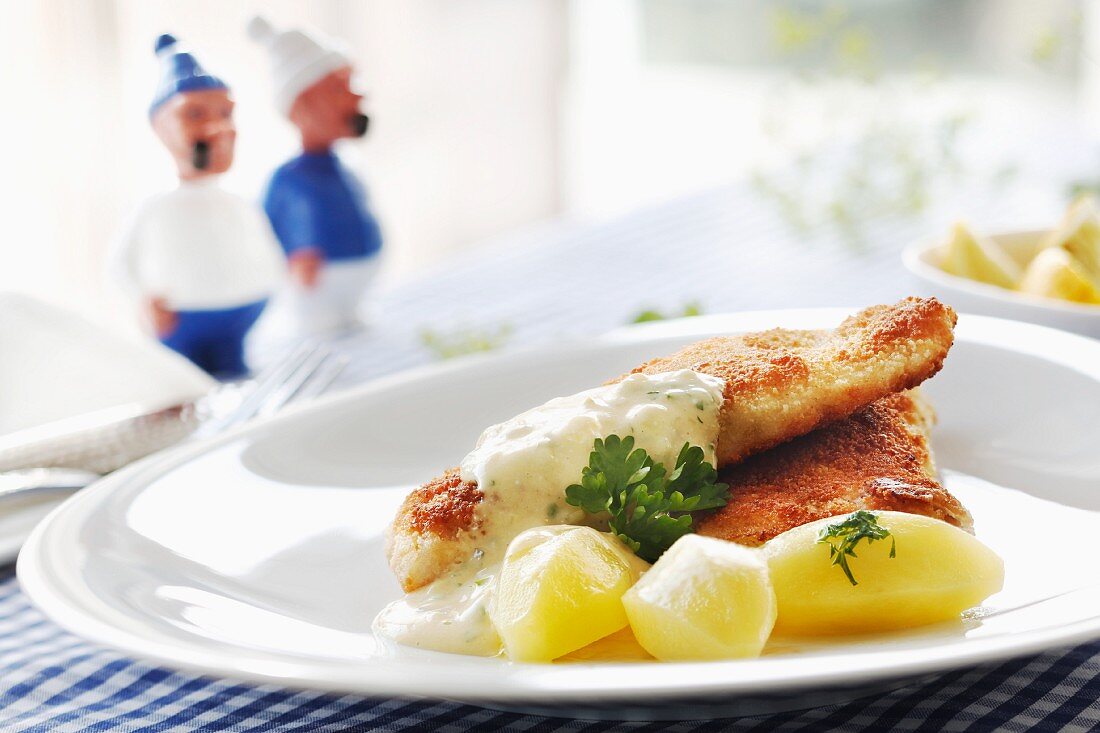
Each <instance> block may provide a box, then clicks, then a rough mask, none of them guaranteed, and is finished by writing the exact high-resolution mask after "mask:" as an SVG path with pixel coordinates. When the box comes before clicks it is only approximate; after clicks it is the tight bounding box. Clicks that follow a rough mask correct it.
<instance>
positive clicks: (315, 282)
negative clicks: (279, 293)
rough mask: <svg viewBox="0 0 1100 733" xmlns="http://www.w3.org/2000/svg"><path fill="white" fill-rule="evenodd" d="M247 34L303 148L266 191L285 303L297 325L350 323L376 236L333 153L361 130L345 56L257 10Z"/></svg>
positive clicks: (358, 187)
mask: <svg viewBox="0 0 1100 733" xmlns="http://www.w3.org/2000/svg"><path fill="white" fill-rule="evenodd" d="M248 32H249V35H250V36H251V37H252V38H253V39H255V40H257V41H259V42H260V43H261V44H263V45H264V46H265V47H266V48H267V50H268V53H269V55H270V58H271V67H272V73H273V77H274V87H275V106H276V107H277V108H278V110H279V112H281V113H282V114H283V115H285V116H286V117H287V118H288V119H289V120H290V122H291V123H293V124H294V126H295V127H297V128H298V132H299V135H300V137H301V144H302V152H301V153H300V154H299V155H297V156H295V157H294V158H291V159H290V160H289V161H287V162H286V163H284V164H283V165H282V166H280V167H279V168H278V169H277V170H276V171H275V173H274V175H273V176H272V177H271V181H270V183H269V184H268V188H267V192H266V194H265V196H264V210H265V211H266V212H267V215H268V218H269V219H270V220H271V224H272V226H273V227H274V229H275V235H276V236H277V237H278V238H279V242H280V244H282V246H283V250H284V251H285V252H286V256H287V259H288V261H289V265H290V276H291V283H290V286H289V288H288V292H287V293H286V295H285V296H284V297H285V299H286V302H287V303H288V305H289V309H288V310H289V311H290V315H291V316H292V317H293V318H295V319H296V320H297V326H298V328H299V329H300V330H301V331H304V332H313V333H317V332H324V331H332V330H343V329H347V328H353V327H355V326H356V325H358V324H359V308H360V305H361V302H362V298H363V294H364V291H365V290H366V287H367V285H368V283H369V282H370V281H371V280H372V279H373V277H374V275H375V273H376V272H377V269H378V265H379V251H380V250H381V248H382V235H381V232H380V230H379V227H378V222H377V220H376V219H375V217H374V215H373V214H372V213H371V209H370V205H369V203H368V200H367V192H366V189H365V188H364V186H363V184H362V183H361V182H360V181H359V179H358V178H357V177H356V176H355V174H354V173H352V171H351V170H350V169H349V168H348V167H347V166H346V165H345V164H344V163H343V162H341V160H340V158H339V157H337V155H336V154H335V152H333V146H334V145H335V143H336V142H337V141H338V140H341V139H344V138H357V137H362V136H363V135H365V134H366V132H367V116H366V115H365V114H363V112H362V110H361V109H360V102H361V101H362V96H361V95H360V94H357V93H356V92H355V91H354V90H353V89H352V85H351V76H352V68H351V62H350V61H349V60H348V58H347V56H346V55H345V54H344V53H342V52H341V51H339V50H338V49H336V48H335V47H334V46H333V44H332V43H331V42H328V41H322V40H319V39H318V38H317V37H315V36H313V35H310V34H307V33H305V32H303V31H300V30H285V31H277V30H275V29H274V28H273V27H272V26H271V24H270V23H269V22H268V21H266V20H265V19H263V18H260V17H257V18H254V19H253V20H252V22H251V23H250V24H249V27H248Z"/></svg>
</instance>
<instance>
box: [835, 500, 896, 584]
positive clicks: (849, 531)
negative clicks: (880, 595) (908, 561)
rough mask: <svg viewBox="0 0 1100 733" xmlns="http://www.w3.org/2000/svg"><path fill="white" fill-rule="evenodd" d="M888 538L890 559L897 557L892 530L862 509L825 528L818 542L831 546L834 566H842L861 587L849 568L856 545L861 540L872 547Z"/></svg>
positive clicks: (851, 579)
mask: <svg viewBox="0 0 1100 733" xmlns="http://www.w3.org/2000/svg"><path fill="white" fill-rule="evenodd" d="M887 537H890V557H895V556H896V550H897V547H896V541H895V539H894V538H893V537H891V536H890V530H888V529H886V528H885V527H883V526H882V525H881V524H879V523H878V518H877V517H875V515H874V514H872V513H871V512H868V511H864V510H863V509H860V510H859V511H857V512H853V513H852V514H850V515H848V517H847V518H845V519H844V521H842V522H837V523H836V524H830V525H829V526H827V527H825V529H823V530H821V532H820V534H818V536H817V541H818V542H819V543H822V544H826V545H828V546H829V557H830V558H831V559H832V564H833V565H839V566H840V569H841V570H843V571H844V575H846V576H847V577H848V581H849V582H850V583H851V584H852V585H859V583H857V582H856V579H855V577H854V576H853V575H852V569H851V568H850V567H848V558H849V557H856V545H857V544H859V541H860V540H862V539H866V540H867V544H868V545H870V544H872V543H873V542H874V541H875V540H884V539H886V538H887Z"/></svg>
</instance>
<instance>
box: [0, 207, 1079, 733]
mask: <svg viewBox="0 0 1100 733" xmlns="http://www.w3.org/2000/svg"><path fill="white" fill-rule="evenodd" d="M969 200H970V201H971V206H970V209H971V211H974V210H975V207H976V204H974V203H973V202H974V201H975V200H978V199H976V198H974V197H971V199H969ZM980 210H984V211H988V212H992V213H990V216H989V217H988V218H987V219H986V221H984V222H983V223H984V224H986V225H988V226H994V225H998V226H1000V225H1016V224H1031V223H1034V221H1036V220H1037V218H1036V217H1042V216H1047V217H1049V216H1052V215H1053V214H1054V212H1052V211H1050V210H1040V211H1035V210H1034V209H1033V208H1032V209H1029V208H1028V202H1027V201H1026V200H1024V201H1007V200H1005V199H1003V198H1002V199H1001V200H999V201H996V202H993V201H987V202H986V203H985V205H984V206H983V207H981V208H980ZM999 212H1011V220H1008V219H1006V218H1005V215H1004V214H1003V213H999ZM946 221H947V220H946V218H944V217H938V216H937V215H936V214H935V213H932V214H930V215H929V216H927V217H924V218H923V219H922V221H920V222H916V221H908V222H881V223H877V224H875V225H874V226H873V227H872V228H871V230H870V232H869V235H870V236H869V239H870V241H874V242H878V243H879V244H880V246H879V247H877V248H875V249H873V250H871V251H869V252H864V253H857V252H855V251H852V250H851V249H848V248H845V247H844V245H843V244H841V243H839V242H836V241H832V240H830V239H829V238H827V237H821V238H816V239H814V240H811V241H803V240H802V239H800V238H799V237H796V236H794V235H792V234H791V232H790V231H788V230H787V229H786V228H785V227H784V225H783V224H782V222H780V221H779V220H778V219H777V218H776V217H775V216H774V214H773V212H772V211H771V209H770V208H769V207H768V206H767V205H766V204H764V203H761V202H759V201H758V200H755V199H754V198H753V197H752V196H751V195H750V194H748V193H747V192H746V191H745V189H743V188H730V189H723V190H719V191H714V192H711V193H708V194H706V195H701V196H698V197H695V198H692V199H689V200H685V201H680V202H677V203H673V204H669V205H667V206H662V207H658V208H654V209H651V210H648V211H645V212H641V213H637V214H634V215H631V216H629V217H626V218H624V219H621V220H619V221H615V222H611V223H606V224H601V225H589V226H579V225H567V224H558V225H554V226H548V227H545V228H542V229H539V230H537V231H531V232H528V233H526V234H524V235H522V236H515V237H511V238H508V239H505V240H502V241H499V242H496V243H494V244H493V245H492V246H490V247H487V248H485V249H484V250H482V251H481V252H479V253H478V254H476V255H473V256H469V257H467V258H466V259H464V260H463V261H462V262H458V263H455V262H451V263H448V264H447V266H446V267H441V268H439V269H438V270H437V271H435V272H432V273H430V274H428V275H426V276H424V277H423V278H421V279H420V280H418V281H416V282H411V283H407V284H405V285H403V286H401V287H399V288H396V289H394V290H392V291H390V292H388V293H386V294H385V295H384V296H383V297H382V298H381V299H380V302H379V303H378V308H377V314H378V315H377V317H376V324H375V326H374V327H373V328H372V329H371V330H370V331H369V332H367V333H366V334H363V335H359V336H355V337H349V338H347V339H344V340H342V341H340V342H339V343H338V344H337V346H338V347H339V348H341V349H343V350H344V351H346V352H347V353H348V354H349V355H350V356H351V357H352V359H353V361H352V364H351V367H350V368H349V369H348V371H347V372H346V373H345V375H344V376H343V380H342V381H343V386H347V385H350V384H354V383H358V382H361V381H364V380H366V379H370V378H373V377H376V376H379V375H381V374H384V373H388V372H393V371H396V370H399V369H403V368H407V367H410V366H415V365H417V364H420V363H424V362H425V361H427V360H429V359H430V358H431V355H430V354H429V353H428V352H427V350H426V349H425V348H424V347H423V346H422V345H421V343H420V339H419V336H418V334H419V332H420V330H421V329H424V328H432V329H435V330H439V331H443V332H446V331H448V330H450V329H453V328H456V327H463V326H466V327H470V328H475V329H481V328H485V329H488V330H493V329H494V328H495V327H496V326H497V325H499V324H500V323H501V322H503V321H507V322H508V323H509V324H510V325H511V327H512V329H513V331H512V333H513V336H512V341H513V343H524V344H531V343H538V342H548V341H551V340H553V339H555V338H562V337H575V336H578V335H585V334H590V333H598V332H602V331H606V330H608V329H610V328H613V327H616V326H620V325H623V324H624V323H625V322H627V321H628V320H629V318H630V316H631V315H632V314H633V313H635V312H637V311H639V310H641V309H643V308H647V307H654V308H657V309H664V310H670V311H671V310H677V309H679V308H680V307H681V306H682V305H683V304H684V303H686V302H689V301H692V300H696V301H699V302H701V303H702V305H703V308H704V310H706V311H707V312H719V311H727V310H740V309H760V308H782V307H794V306H819V305H846V306H859V305H867V304H870V303H875V302H886V301H891V300H894V299H897V298H898V297H901V296H903V295H906V294H909V292H910V291H911V290H912V288H913V283H912V282H911V281H910V280H909V279H908V278H907V276H906V275H905V274H904V273H903V271H902V268H901V266H900V264H899V261H898V250H899V249H900V247H901V246H903V245H904V244H905V243H906V242H908V241H909V240H911V239H912V238H914V237H919V236H927V235H928V234H929V233H935V232H936V231H940V230H942V228H943V226H944V225H945V224H946ZM1098 699H1100V643H1094V644H1088V645H1084V646H1080V647H1076V648H1072V649H1062V650H1057V651H1051V652H1049V653H1046V654H1043V655H1041V656H1037V657H1029V658H1025V659H1019V660H1013V661H1010V662H1007V663H1003V664H995V665H988V666H983V667H977V668H967V669H961V670H955V671H952V672H948V673H946V674H943V675H942V676H939V677H938V678H935V679H934V680H933V681H928V680H925V681H923V682H922V683H920V684H917V685H913V686H910V687H906V688H901V689H897V690H894V691H891V692H888V693H885V694H880V695H877V696H873V697H869V698H862V699H859V700H856V701H854V702H850V703H845V704H840V705H833V706H828V707H820V708H815V709H812V710H807V711H801V712H792V713H784V714H779V715H769V716H756V717H748V718H738V719H730V720H702V721H695V722H680V723H634V722H624V723H610V722H597V721H584V720H569V719H561V718H543V717H537V716H531V715H521V714H517V713H508V712H499V711H493V710H487V709H482V708H477V707H472V706H467V705H460V704H457V703H451V702H442V701H432V700H400V699H379V698H364V697H357V696H352V695H326V694H322V693H318V692H301V691H294V690H284V689H279V688H275V687H270V686H256V685H251V684H243V683H238V682H235V681H229V680H217V679H209V678H202V677H195V676H193V675H190V674H184V673H178V672H173V671H171V670H166V669H159V668H157V667H153V666H150V665H147V664H144V663H140V662H136V661H133V660H129V659H126V658H124V657H121V656H119V655H118V654H117V653H115V652H113V651H111V650H108V649H104V648H100V647H97V646H95V645H92V644H89V643H86V642H84V641H82V640H80V639H78V638H76V637H74V636H72V635H70V634H68V633H66V632H65V631H63V630H61V629H60V628H59V627H57V626H56V625H54V624H53V623H51V622H50V621H49V620H47V619H46V618H45V617H44V616H43V614H42V613H40V612H39V611H38V610H37V609H36V608H34V607H32V606H31V605H30V603H29V601H28V600H27V598H26V597H25V596H24V595H23V594H22V592H21V591H20V589H19V584H18V581H17V580H16V579H15V577H14V572H13V569H12V568H10V567H9V568H0V731H2V732H3V733H9V732H10V733H16V732H17V731H18V732H22V731H28V732H29V731H35V732H39V731H40V732H42V733H46V732H49V733H68V732H70V731H71V732H76V731H80V732H83V733H92V732H93V731H124V732H125V733H137V732H138V731H141V732H145V731H234V732H235V733H244V732H246V731H265V732H268V733H290V732H292V731H302V732H303V733H304V732H306V731H309V732H310V733H319V732H320V731H368V730H387V731H406V730H413V731H419V730H431V731H469V730H476V731H482V730H486V731H489V730H531V731H559V730H561V731H602V730H624V731H626V730H629V731H665V730H668V731H716V730H736V731H776V730H792V731H793V730H811V731H831V730H836V731H864V730H866V731H880V730H944V731H994V730H997V731H1024V730H1076V731H1089V730H1100V703H1098Z"/></svg>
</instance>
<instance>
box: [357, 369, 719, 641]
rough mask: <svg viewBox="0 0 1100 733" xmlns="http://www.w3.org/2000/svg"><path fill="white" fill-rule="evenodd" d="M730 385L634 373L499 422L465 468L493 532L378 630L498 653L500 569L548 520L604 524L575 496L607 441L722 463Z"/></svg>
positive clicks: (391, 611) (655, 454)
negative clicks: (524, 535) (525, 536)
mask: <svg viewBox="0 0 1100 733" xmlns="http://www.w3.org/2000/svg"><path fill="white" fill-rule="evenodd" d="M724 387H725V382H724V381H723V380H722V379H719V378H717V377H712V376H710V375H707V374H701V373H699V372H694V371H691V370H688V369H682V370H679V371H673V372H662V373H659V374H631V375H630V376H628V377H626V378H624V379H623V380H621V381H620V382H617V383H615V384H609V385H604V386H602V387H597V388H595V389H590V390H587V391H584V392H580V393H578V394H575V395H571V396H569V397H559V398H557V399H553V400H550V401H549V402H547V403H546V404H544V405H541V406H539V407H536V408H534V409H531V410H528V411H527V412H524V413H523V414H521V415H517V416H516V417H514V418H512V419H511V420H508V421H506V422H503V423H500V424H499V425H494V426H492V427H490V428H489V429H487V430H486V431H485V432H484V433H482V434H481V437H480V438H479V439H478V441H477V446H476V447H475V448H474V450H473V451H471V452H470V453H469V454H468V455H467V456H466V457H465V458H464V459H463V460H462V464H461V470H462V480H463V481H473V482H476V483H477V485H478V487H479V488H480V489H481V492H482V494H483V497H484V498H483V499H482V501H481V502H480V503H479V504H478V507H477V510H476V512H477V513H478V515H479V516H478V519H479V520H480V522H481V525H480V526H481V527H482V528H483V529H484V530H485V534H484V535H483V536H479V537H477V538H476V540H475V539H473V538H471V542H476V544H473V545H471V554H470V558H469V560H467V561H466V562H465V563H463V564H462V565H461V566H459V567H458V568H456V569H455V570H454V571H453V572H451V573H449V574H448V575H447V576H446V577H443V578H441V579H439V580H437V581H436V582H435V583H432V584H431V585H429V586H428V587H426V588H423V589H420V590H418V591H415V592H413V593H410V594H409V595H408V596H406V597H405V598H404V599H402V600H400V601H397V602H396V603H394V604H391V605H390V606H388V607H387V608H386V609H385V610H383V611H382V613H381V614H380V615H379V617H378V619H376V621H375V628H376V629H377V630H379V631H380V632H381V633H383V634H384V635H386V636H389V637H390V638H394V639H396V640H397V641H400V642H401V643H403V644H408V645H410V646H416V647H421V648H426V649H435V650H439V651H450V652H460V653H465V654H480V655H490V654H496V653H497V652H498V651H499V645H500V641H499V639H498V638H497V635H496V632H495V631H494V630H493V628H492V625H491V624H490V623H489V621H488V614H487V613H486V611H485V608H486V603H487V600H488V597H489V595H490V594H491V589H492V585H493V582H494V578H495V573H496V570H497V569H498V568H499V564H500V561H501V560H502V559H503V557H504V552H505V550H506V549H507V547H508V543H510V542H511V541H512V539H513V538H514V537H516V536H517V535H518V534H519V533H520V532H522V531H524V530H526V529H530V528H532V527H538V526H541V525H547V524H594V523H595V524H597V525H598V522H593V521H592V520H593V518H591V517H588V516H587V515H586V514H585V512H584V510H582V509H580V508H579V507H574V506H570V505H569V504H567V503H566V501H565V489H566V487H567V486H569V485H570V484H574V483H578V482H579V481H580V477H581V470H582V469H583V468H584V467H585V466H587V465H588V459H589V455H590V454H591V452H592V444H593V443H594V442H595V440H596V439H597V438H606V437H607V436H608V435H618V436H619V437H621V438H625V437H627V436H632V437H633V438H634V445H635V447H636V448H642V449H644V450H645V451H646V452H647V453H648V454H649V455H650V457H651V458H653V460H654V461H656V462H658V463H664V464H665V465H666V466H667V467H668V468H669V470H670V471H671V469H672V466H673V465H674V464H675V462H676V457H677V456H678V455H679V453H680V449H681V448H682V447H683V445H684V443H690V444H691V445H696V446H699V447H700V448H702V449H703V454H704V456H705V460H707V461H708V462H710V463H712V464H713V463H714V462H715V442H716V440H717V438H718V412H719V410H720V408H721V406H722V399H723V397H722V393H723V389H724Z"/></svg>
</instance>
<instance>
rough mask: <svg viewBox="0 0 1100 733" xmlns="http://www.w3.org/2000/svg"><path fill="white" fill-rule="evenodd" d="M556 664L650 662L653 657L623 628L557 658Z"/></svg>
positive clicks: (632, 634)
mask: <svg viewBox="0 0 1100 733" xmlns="http://www.w3.org/2000/svg"><path fill="white" fill-rule="evenodd" d="M555 661H556V662H646V661H648V662H652V661H653V655H651V654H650V653H649V652H647V651H646V650H645V649H643V648H642V645H641V644H639V643H638V640H637V638H635V636H634V632H633V631H632V630H631V628H630V627H629V626H625V627H623V628H621V629H619V630H618V631H616V632H615V633H614V634H611V635H610V636H605V637H604V638H602V639H597V640H596V641H594V642H592V643H591V644H589V645H588V646H586V647H581V648H580V649H578V650H577V651H575V652H569V653H568V654H566V655H565V656H564V657H559V658H558V659H556V660H555Z"/></svg>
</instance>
